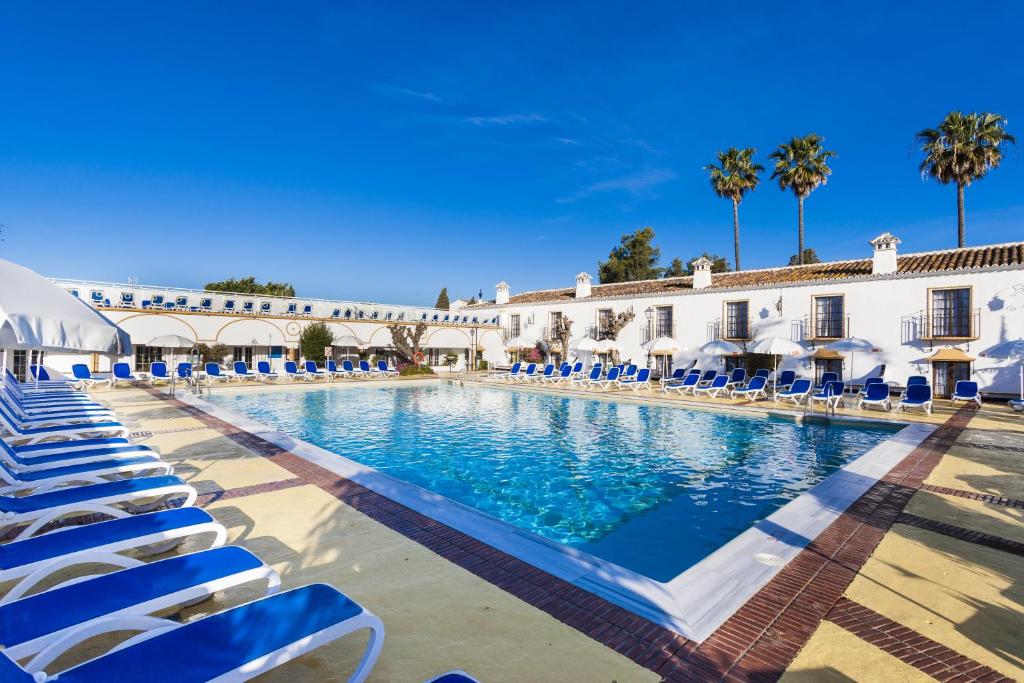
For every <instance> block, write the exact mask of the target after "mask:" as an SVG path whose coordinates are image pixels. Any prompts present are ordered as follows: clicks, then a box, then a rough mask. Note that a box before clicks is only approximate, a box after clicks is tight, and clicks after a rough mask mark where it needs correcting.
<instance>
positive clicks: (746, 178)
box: [704, 147, 764, 270]
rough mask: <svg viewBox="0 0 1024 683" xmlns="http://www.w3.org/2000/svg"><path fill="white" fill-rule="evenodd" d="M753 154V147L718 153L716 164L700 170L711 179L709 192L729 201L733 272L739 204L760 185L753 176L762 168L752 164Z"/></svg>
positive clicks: (738, 246) (738, 251)
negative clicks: (733, 252)
mask: <svg viewBox="0 0 1024 683" xmlns="http://www.w3.org/2000/svg"><path fill="white" fill-rule="evenodd" d="M756 153H757V150H756V149H754V148H753V147H747V148H745V149H736V148H735V147H730V148H729V149H727V150H725V151H724V152H719V153H718V155H717V156H718V164H708V165H707V166H705V167H704V170H705V171H707V172H708V175H709V176H710V178H711V189H712V190H714V191H715V194H717V195H718V196H719V197H724V198H725V199H730V200H732V241H733V247H734V250H735V255H736V270H740V202H742V201H743V195H745V194H746V193H747V192H751V191H753V190H754V188H755V187H757V184H758V183H759V182H760V180H761V179H760V178H758V176H757V174H758V173H760V172H762V171H763V170H764V166H762V165H761V164H759V163H757V162H755V161H754V154H756Z"/></svg>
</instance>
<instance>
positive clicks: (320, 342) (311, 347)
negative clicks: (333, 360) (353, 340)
mask: <svg viewBox="0 0 1024 683" xmlns="http://www.w3.org/2000/svg"><path fill="white" fill-rule="evenodd" d="M333 344H334V333H333V332H331V331H330V330H329V329H328V328H327V325H325V324H323V323H313V324H312V325H310V326H308V327H307V328H306V329H304V330H302V334H300V335H299V349H300V350H301V351H302V356H303V357H304V358H305V359H306V360H311V361H316V362H317V363H323V362H324V358H325V356H324V348H325V347H328V346H332V345H333Z"/></svg>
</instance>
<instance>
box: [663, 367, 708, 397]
mask: <svg viewBox="0 0 1024 683" xmlns="http://www.w3.org/2000/svg"><path fill="white" fill-rule="evenodd" d="M712 372H714V371H713V370H712ZM700 377H701V375H700V372H691V373H690V374H688V375H687V376H686V377H684V378H683V380H682V381H681V382H669V383H667V384H665V386H663V387H662V388H661V390H662V391H663V392H665V393H666V394H667V393H668V392H670V391H675V392H677V393H678V394H679V395H680V396H681V395H683V394H686V393H688V392H691V391H693V390H694V389H696V388H697V385H698V384H700Z"/></svg>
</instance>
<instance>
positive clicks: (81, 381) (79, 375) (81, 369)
mask: <svg viewBox="0 0 1024 683" xmlns="http://www.w3.org/2000/svg"><path fill="white" fill-rule="evenodd" d="M71 376H72V377H74V378H75V381H74V382H72V384H75V385H78V387H79V388H81V389H91V388H92V387H94V386H96V385H97V384H106V383H107V380H106V379H103V378H101V377H93V376H92V372H91V371H90V370H89V366H88V365H86V364H85V363H75V364H74V365H72V366H71Z"/></svg>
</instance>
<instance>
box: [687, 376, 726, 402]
mask: <svg viewBox="0 0 1024 683" xmlns="http://www.w3.org/2000/svg"><path fill="white" fill-rule="evenodd" d="M692 392H693V395H694V396H697V395H698V394H699V395H706V396H709V397H711V398H718V395H719V394H721V393H725V394H728V393H729V375H718V376H717V377H715V378H714V379H713V380H711V384H709V385H707V386H704V387H694V388H693V390H692Z"/></svg>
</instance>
